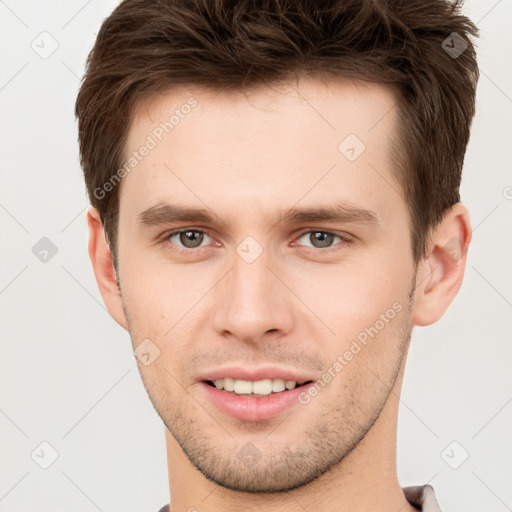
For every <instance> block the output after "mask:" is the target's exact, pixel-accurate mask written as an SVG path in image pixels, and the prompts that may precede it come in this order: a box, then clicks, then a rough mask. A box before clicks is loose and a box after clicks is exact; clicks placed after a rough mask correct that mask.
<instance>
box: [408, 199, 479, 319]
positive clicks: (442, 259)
mask: <svg viewBox="0 0 512 512" xmlns="http://www.w3.org/2000/svg"><path fill="white" fill-rule="evenodd" d="M470 242H471V224H470V222H469V214H468V211H467V209H466V207H465V206H464V205H463V204H462V203H456V204H455V205H454V206H452V208H450V210H449V211H447V212H446V214H445V215H444V217H443V220H442V221H441V223H440V224H439V225H438V227H437V228H436V229H435V230H434V232H433V233H432V236H431V239H430V243H429V249H428V252H427V257H426V258H425V259H423V260H421V261H420V263H419V265H418V270H417V273H416V288H415V304H414V309H413V323H414V325H418V326H423V325H430V324H433V323H434V322H437V321H438V320H439V319H440V318H441V317H442V316H443V315H444V313H445V311H446V310H447V309H448V306H449V305H450V303H451V302H452V300H453V299H454V298H455V296H456V295H457V292H458V291H459V289H460V287H461V284H462V278H463V277H464V270H465V268H466V255H467V251H468V247H469V244H470Z"/></svg>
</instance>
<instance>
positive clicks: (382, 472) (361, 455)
mask: <svg viewBox="0 0 512 512" xmlns="http://www.w3.org/2000/svg"><path fill="white" fill-rule="evenodd" d="M404 367H405V361H404V364H403V365H402V368H401V370H400V373H399V375H398V377H397V380H396V383H395V385H394V387H393V390H392V392H391V394H390V396H389V399H388V401H387V402H386V405H385V406H384V408H383V410H382V413H381V415H380V416H379V418H378V419H377V421H376V422H375V423H374V424H373V426H372V428H371V429H370V430H369V431H368V432H367V434H366V436H365V437H364V438H363V439H362V440H361V441H360V443H359V444H358V445H357V446H356V447H355V448H354V449H353V450H352V451H351V452H350V454H349V455H348V456H347V457H345V458H344V459H343V460H342V461H341V462H340V463H339V464H338V465H337V466H335V467H333V468H332V469H330V470H329V471H328V472H327V473H325V474H323V475H322V476H321V477H319V478H317V479H316V480H314V481H313V482H310V483H309V484H307V485H305V486H303V487H300V488H298V489H293V490H291V491H288V492H283V493H274V494H252V493H243V492H237V491H232V490H230V489H225V488H223V487H220V486H218V485H217V484H214V483H213V482H210V481H209V480H207V479H206V478H205V477H204V476H203V475H202V474H201V473H200V472H199V471H198V470H197V469H196V468H195V467H194V466H193V465H192V464H191V463H190V461H189V460H188V458H187V456H186V455H185V454H184V453H183V451H182V449H181V447H180V446H179V444H178V443H177V442H176V440H175V439H174V437H173V436H172V435H171V434H170V433H169V431H168V430H167V429H166V431H165V437H166V446H167V458H168V468H169V487H170V491H171V505H170V512H198V511H200V512H217V511H219V512H220V511H222V512H239V511H240V510H245V511H250V512H252V511H260V510H265V511H266V512H277V511H282V510H286V511H287V512H303V511H304V510H323V511H325V512H334V511H336V512H346V511H349V510H351V511H353V510H357V511H358V512H370V511H374V510H379V511H380V512H396V511H397V510H400V511H401V512H413V511H416V509H415V508H414V507H412V506H411V505H410V504H409V503H408V502H407V500H406V499H405V497H404V494H403V492H402V489H401V487H400V485H399V482H398V478H397V474H396V430H397V418H398V405H399V396H400V389H401V385H402V379H403V372H404ZM416 512H417V511H416Z"/></svg>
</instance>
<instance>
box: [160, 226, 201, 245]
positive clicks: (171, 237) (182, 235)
mask: <svg viewBox="0 0 512 512" xmlns="http://www.w3.org/2000/svg"><path fill="white" fill-rule="evenodd" d="M205 237H207V238H210V239H211V237H210V236H209V235H207V234H206V233H205V232H204V231H200V230H198V229H183V230H181V231H173V232H172V233H169V234H168V235H166V237H165V239H166V240H168V241H169V242H171V243H173V244H175V245H177V246H178V247H182V248H185V249H194V248H196V247H200V246H201V243H202V242H203V241H204V240H205Z"/></svg>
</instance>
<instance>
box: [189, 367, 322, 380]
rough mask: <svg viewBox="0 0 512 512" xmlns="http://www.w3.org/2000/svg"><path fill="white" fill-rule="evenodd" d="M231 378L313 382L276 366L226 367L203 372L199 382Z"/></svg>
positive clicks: (310, 377) (302, 375) (305, 376)
mask: <svg viewBox="0 0 512 512" xmlns="http://www.w3.org/2000/svg"><path fill="white" fill-rule="evenodd" d="M228 377H231V378H232V379H237V380H250V381H257V380H264V379H283V380H294V381H296V382H308V381H310V380H314V377H313V376H312V375H310V374H307V373H302V372H298V371H296V370H293V369H289V368H279V367H277V366H264V367H259V368H250V369H249V368H243V367H241V366H226V367H224V368H217V369H215V370H211V371H208V372H205V373H204V374H203V375H202V376H201V377H199V379H198V380H199V381H208V380H211V381H215V380H217V379H224V378H228Z"/></svg>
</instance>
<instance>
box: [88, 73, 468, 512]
mask: <svg viewBox="0 0 512 512" xmlns="http://www.w3.org/2000/svg"><path fill="white" fill-rule="evenodd" d="M190 97H193V98H194V99H195V100H196V101H197V106H195V107H194V108H193V109H192V110H191V111H190V113H188V114H187V115H185V116H183V117H182V118H180V121H179V122H178V124H177V125H176V126H175V127H174V129H172V131H169V133H168V134H166V135H165V136H164V137H163V138H162V140H161V141H159V143H158V144H157V145H156V147H154V148H152V149H151V150H150V151H149V152H148V154H147V155H146V156H145V157H144V158H143V159H142V161H141V162H140V163H138V165H137V167H136V168H135V169H134V170H133V171H131V172H130V173H128V174H127V175H126V176H125V177H124V178H123V182H122V184H121V189H120V213H119V227H118V275H117V278H118V280H119V284H120V288H118V286H117V283H116V271H115V269H114V266H113V260H112V254H111V252H110V250H109V247H108V245H107V244H106V242H105V237H104V232H103V226H102V224H101V221H100V219H99V215H98V212H97V211H96V210H95V209H94V208H91V209H90V211H89V213H88V223H89V230H90V243H89V253H90V257H91V260H92V263H93V267H94V272H95V275H96V279H97V281H98V285H99V288H100V291H101V293H102V296H103V299H104V301H105V304H106V305H107V307H108V309H109V311H110V313H111V315H112V316H113V318H114V319H115V320H116V321H117V322H118V323H119V324H120V325H121V326H123V327H124V328H125V329H128V330H129V332H130V336H131V339H132V343H133V346H134V348H136V347H137V346H138V345H139V343H141V342H142V341H143V340H145V339H150V340H151V341H152V343H154V344H155V345H156V346H157V347H158V349H159V350H160V355H159V357H158V358H156V359H155V360H154V361H153V362H152V363H151V364H150V365H149V366H145V365H144V364H142V363H141V362H140V361H138V365H139V370H140V372H141V375H142V379H143V382H144V385H145V387H146V389H147V392H148V394H149V397H150V399H151V401H152V403H153V405H154V407H155V409H156V411H157V413H158V414H159V415H160V417H161V418H162V420H163V422H164V424H165V426H166V429H165V439H166V446H167V457H168V468H169V486H170V492H171V506H170V508H171V511H172V512H182V511H193V510H197V511H200V512H215V511H223V512H226V511H233V512H234V511H237V512H238V511H240V510H245V511H256V510H265V511H267V512H276V511H284V510H286V511H288V512H295V511H304V510H323V511H326V512H329V511H338V512H339V511H349V510H351V511H354V510H357V511H359V512H366V511H370V510H371V511H374V510H379V511H381V512H398V511H401V512H411V511H413V510H415V509H414V508H413V507H412V506H411V505H409V504H408V502H407V501H406V500H405V498H404V495H403V492H402V489H401V487H400V484H399V482H398V479H397V474H396V427H397V415H398V404H399V396H400V389H401V383H402V377H403V372H404V368H405V362H406V355H407V350H408V347H409V343H410V335H411V331H412V328H413V326H414V325H429V324H432V323H434V322H436V321H437V320H438V319H439V318H441V316H442V315H443V314H444V312H445V311H446V309H447V308H448V306H449V304H450V303H451V301H452V300H453V298H454V297H455V295H456V294H457V292H458V290H459V288H460V285H461V281H462V277H463V274H464V267H465V262H466V258H465V255H466V251H467V247H468V245H469V243H470V238H471V235H470V233H471V229H470V223H469V217H468V213H467V210H466V208H465V207H464V206H463V205H462V204H460V203H458V204H456V205H455V206H454V207H452V208H451V209H450V211H448V212H447V213H446V215H445V217H444V219H443V222H442V223H441V224H440V225H439V226H438V227H437V229H436V230H435V231H434V232H433V233H432V237H431V240H430V246H429V250H428V257H427V258H426V259H424V260H422V261H421V262H420V264H419V265H418V266H417V267H416V266H415V265H414V261H413V255H412V248H411V237H410V232H409V228H408V222H409V214H408V210H407V205H406V203H405V201H404V199H403V194H402V192H401V187H400V184H399V183H398V181H397V180H396V177H395V176H394V173H393V162H392V161H391V154H390V149H389V147H390V140H391V137H392V135H393V134H394V132H395V109H394V98H393V96H392V94H391V93H390V92H389V91H388V90H387V89H385V88H384V87H382V86H379V85H368V84H363V83H360V82H353V81H348V80H347V81H341V80H338V81H333V82H332V83H330V84H329V85H328V86H327V85H326V84H324V83H322V82H319V81H314V80H302V81H301V82H300V83H299V86H298V89H297V86H296V85H292V84H283V85H282V86H279V87H275V88H272V89H270V88H266V89H262V90H259V91H252V92H249V93H248V97H245V96H243V95H239V94H235V93H230V92H222V93H220V94H217V93H216V92H215V93H214V92H212V91H208V90H201V89H197V88H195V89H187V90H181V91H173V92H172V94H170V93H169V94H166V95H160V96H158V97H156V98H153V99H152V100H151V101H149V100H148V101H146V102H144V103H142V104H140V105H139V108H138V110H137V112H136V115H135V117H134V120H133V122H132V124H131V129H130V134H129V139H128V143H127V148H126V155H127V157H128V156H129V155H130V154H131V153H132V152H133V151H136V150H137V149H138V148H140V147H141V145H143V144H145V141H147V137H148V135H149V134H151V133H152V132H153V130H155V127H157V126H158V125H159V123H161V122H164V121H166V120H168V119H169V118H170V116H171V115H172V113H173V111H174V110H175V109H177V108H180V106H181V105H183V104H185V103H187V100H189V99H190ZM349 134H355V135H356V136H357V137H358V139H359V140H361V141H362V142H363V143H364V144H365V146H366V147H365V149H364V151H363V152H362V153H361V154H360V155H359V156H358V157H357V158H356V159H355V160H353V161H350V159H347V157H346V153H345V154H344V153H343V151H344V149H343V147H342V150H341V151H340V149H339V147H338V146H339V144H340V142H342V140H344V139H345V137H347V135H349ZM354 140H355V139H352V140H350V142H351V144H349V146H350V147H354ZM349 149H350V148H349ZM356 151H357V149H356ZM349 156H353V155H352V154H350V152H349ZM163 203H172V204H174V205H178V206H181V207H189V208H199V209H204V210H206V211H207V212H208V213H210V215H211V216H212V219H210V220H208V221H200V222H197V221H196V222H191V221H176V220H171V219H169V218H165V215H163V214H162V210H160V214H161V215H160V216H158V218H157V216H155V215H152V216H151V215H148V214H146V215H145V216H144V215H143V212H145V211H146V212H147V211H148V210H149V209H151V208H152V207H154V206H155V205H160V206H161V205H162V204H163ZM340 204H342V205H343V216H342V217H340V218H338V219H333V220H319V219H318V218H317V219H316V220H315V219H309V220H307V219H306V220H304V219H299V221H297V222H291V220H289V219H285V218H284V216H280V211H282V210H287V209H290V208H297V209H299V208H331V207H333V206H335V205H340ZM153 212H154V210H153ZM164 213H165V212H164ZM144 218H145V219H146V221H147V222H142V220H143V219H144ZM157 221H158V222H157ZM177 229H182V230H185V231H192V232H193V234H194V236H195V237H196V238H195V239H196V240H197V242H196V243H197V244H198V245H191V242H190V240H193V238H192V237H191V238H190V239H188V238H187V237H186V236H184V235H182V236H180V234H177V235H173V236H169V234H170V232H171V231H173V230H177ZM318 232H320V237H319V238H316V237H315V236H314V234H315V233H318ZM248 236H250V237H252V239H253V240H255V241H256V242H257V245H252V246H251V249H250V251H255V250H257V249H255V247H257V246H259V247H261V249H262V251H263V252H261V254H259V256H258V257H257V258H256V259H255V260H254V261H252V262H250V263H248V262H247V260H246V259H244V258H243V257H241V256H240V254H241V253H239V252H237V247H239V245H240V244H241V243H242V242H243V241H246V237H248ZM454 240H456V241H458V243H459V244H460V246H459V253H460V257H457V258H454V257H452V256H451V255H450V252H449V250H450V249H452V250H453V241H454ZM251 243H253V242H251ZM185 244H187V245H185ZM447 244H448V245H447ZM253 254H254V252H253ZM390 310H393V313H391V312H390ZM379 320H380V323H377V322H378V321H379ZM381 325H382V326H383V327H382V328H381V327H380V326H381ZM371 326H374V327H375V326H378V328H377V331H378V333H377V334H376V335H374V336H373V337H371V338H368V343H367V344H366V345H363V344H361V343H359V345H360V348H361V350H360V351H358V352H357V353H356V354H354V355H353V357H350V356H348V357H349V359H346V358H345V362H346V364H343V368H342V369H341V370H340V371H337V372H336V371H334V377H332V379H330V381H329V383H328V384H327V385H326V386H325V387H324V388H322V389H321V390H320V391H319V392H318V394H316V395H315V396H313V397H310V400H309V402H308V403H307V404H302V403H299V402H297V403H296V404H294V405H293V406H292V407H290V408H289V409H288V410H286V411H285V413H283V414H281V415H279V416H278V417H276V418H273V419H270V420H266V421H247V420H240V419H238V418H234V417H232V416H230V415H228V414H226V413H224V412H222V411H220V410H219V409H217V408H216V406H215V405H214V404H213V403H212V402H211V401H210V400H209V399H208V398H207V397H206V395H205V393H204V392H203V391H204V390H203V386H204V384H203V383H202V382H201V380H200V379H201V377H202V376H204V375H205V373H208V372H209V371H211V370H215V369H219V368H224V367H226V366H227V365H238V366H241V367H244V368H259V367H262V366H265V365H269V364H272V365H273V366H277V367H279V368H286V369H288V370H294V371H296V372H298V373H301V374H304V375H308V376H311V377H313V380H318V379H322V378H323V375H324V374H325V372H326V371H327V370H328V369H329V368H331V373H333V371H332V367H333V364H334V363H335V362H336V361H337V360H338V361H339V359H337V358H338V356H340V355H343V354H346V352H347V351H350V350H352V349H351V347H353V346H354V345H353V341H354V340H356V339H358V338H357V337H358V335H360V334H361V333H362V332H367V331H365V329H368V328H370V327H371ZM244 446H250V447H251V449H252V450H254V451H255V453H257V454H258V457H257V458H258V460H257V462H255V463H254V464H247V463H246V462H244V460H243V459H242V457H240V456H239V454H240V450H242V449H243V448H244Z"/></svg>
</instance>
